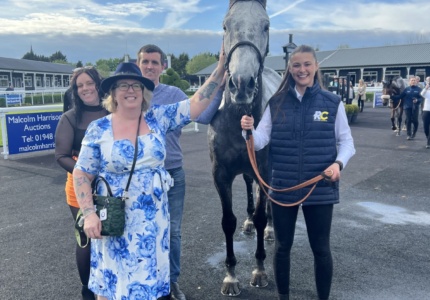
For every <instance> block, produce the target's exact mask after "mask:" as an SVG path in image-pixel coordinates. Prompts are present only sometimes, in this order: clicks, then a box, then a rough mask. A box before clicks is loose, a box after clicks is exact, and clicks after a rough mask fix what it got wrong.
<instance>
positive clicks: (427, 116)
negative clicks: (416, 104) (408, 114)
mask: <svg viewBox="0 0 430 300" xmlns="http://www.w3.org/2000/svg"><path fill="white" fill-rule="evenodd" d="M422 117H423V126H424V133H425V135H426V137H427V145H430V111H428V110H423V115H422Z"/></svg>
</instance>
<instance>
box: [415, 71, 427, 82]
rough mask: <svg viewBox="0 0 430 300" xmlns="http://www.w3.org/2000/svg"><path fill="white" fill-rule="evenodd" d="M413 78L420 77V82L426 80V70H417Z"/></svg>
mask: <svg viewBox="0 0 430 300" xmlns="http://www.w3.org/2000/svg"><path fill="white" fill-rule="evenodd" d="M415 76H420V79H421V81H425V79H426V69H417V70H416V71H415Z"/></svg>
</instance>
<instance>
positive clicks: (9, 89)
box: [6, 84, 15, 91]
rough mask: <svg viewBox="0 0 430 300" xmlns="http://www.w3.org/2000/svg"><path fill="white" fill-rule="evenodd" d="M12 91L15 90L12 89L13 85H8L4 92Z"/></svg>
mask: <svg viewBox="0 0 430 300" xmlns="http://www.w3.org/2000/svg"><path fill="white" fill-rule="evenodd" d="M13 90H15V89H14V87H13V85H12V84H10V85H9V86H8V87H7V88H6V91H13Z"/></svg>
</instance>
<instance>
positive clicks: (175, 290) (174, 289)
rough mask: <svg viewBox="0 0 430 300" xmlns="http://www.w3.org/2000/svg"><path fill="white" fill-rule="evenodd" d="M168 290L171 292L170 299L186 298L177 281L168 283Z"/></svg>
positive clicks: (179, 299) (181, 299) (183, 299)
mask: <svg viewBox="0 0 430 300" xmlns="http://www.w3.org/2000/svg"><path fill="white" fill-rule="evenodd" d="M170 291H171V293H172V300H187V298H186V297H185V295H184V293H183V292H182V291H181V289H180V288H179V284H178V283H177V282H171V283H170Z"/></svg>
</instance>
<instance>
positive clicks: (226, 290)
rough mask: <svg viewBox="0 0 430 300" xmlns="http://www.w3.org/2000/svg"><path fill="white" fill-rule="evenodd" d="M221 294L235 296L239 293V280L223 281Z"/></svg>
mask: <svg viewBox="0 0 430 300" xmlns="http://www.w3.org/2000/svg"><path fill="white" fill-rule="evenodd" d="M221 294H223V295H224V296H228V297H236V296H239V294H240V287H239V282H238V281H236V282H223V284H222V287H221Z"/></svg>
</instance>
